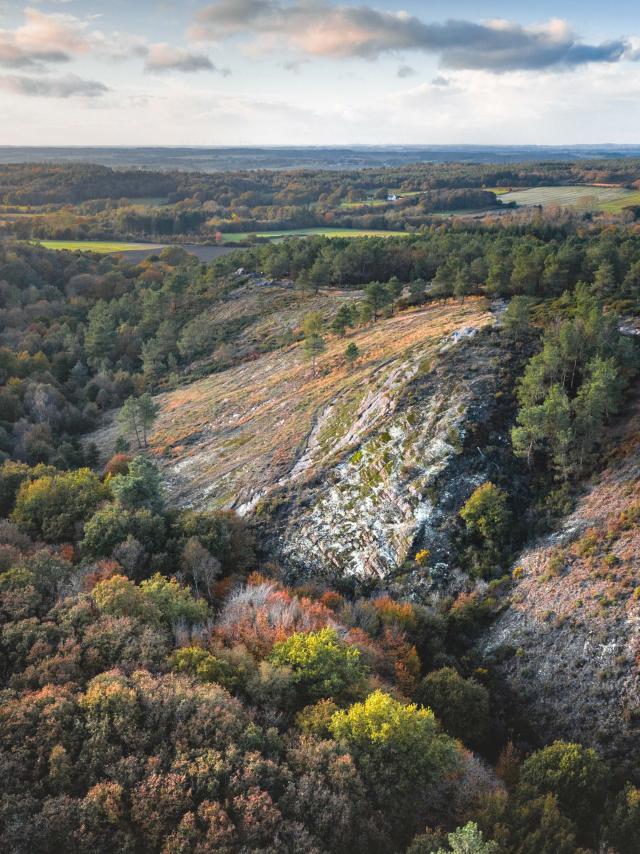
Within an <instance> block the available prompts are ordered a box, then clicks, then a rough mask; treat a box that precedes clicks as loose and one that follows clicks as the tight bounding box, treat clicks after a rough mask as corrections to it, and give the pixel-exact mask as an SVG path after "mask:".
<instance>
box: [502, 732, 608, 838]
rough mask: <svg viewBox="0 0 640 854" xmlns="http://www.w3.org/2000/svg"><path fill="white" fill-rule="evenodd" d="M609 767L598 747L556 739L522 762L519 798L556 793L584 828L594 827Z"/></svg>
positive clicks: (570, 814)
mask: <svg viewBox="0 0 640 854" xmlns="http://www.w3.org/2000/svg"><path fill="white" fill-rule="evenodd" d="M604 783H605V768H604V764H603V763H602V761H601V759H600V758H599V757H598V755H597V753H596V752H595V750H593V749H591V748H586V747H583V746H582V745H581V744H576V743H571V742H565V741H554V743H553V744H550V745H549V746H548V747H545V748H543V749H542V750H538V751H536V753H533V754H532V755H531V756H529V758H528V759H526V760H525V761H524V762H523V764H522V769H521V771H520V783H519V786H518V793H519V797H521V798H527V799H533V798H536V797H540V796H544V795H547V794H552V795H555V796H556V797H557V799H558V805H559V807H560V809H561V810H562V812H563V813H564V814H565V815H566V816H568V817H569V818H570V819H571V820H572V821H574V822H575V824H576V826H577V827H578V828H579V829H580V830H581V831H582V830H588V829H589V828H592V827H593V826H594V822H595V821H596V820H597V818H598V812H599V808H600V805H601V804H602V801H603V794H604Z"/></svg>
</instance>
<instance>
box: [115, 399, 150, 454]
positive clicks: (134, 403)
mask: <svg viewBox="0 0 640 854" xmlns="http://www.w3.org/2000/svg"><path fill="white" fill-rule="evenodd" d="M159 413H160V406H159V405H158V404H157V403H156V402H155V401H154V400H153V398H152V397H151V395H150V394H148V393H147V394H143V395H141V396H140V397H134V396H131V397H129V398H127V400H125V402H124V404H123V405H122V409H121V410H120V412H119V413H118V418H117V420H118V424H120V426H121V427H122V428H123V430H124V431H125V432H127V433H129V434H134V435H135V437H136V441H137V443H138V448H146V447H147V445H148V441H147V438H148V433H149V430H150V429H151V428H152V427H153V425H154V424H155V422H156V419H157V417H158V414H159Z"/></svg>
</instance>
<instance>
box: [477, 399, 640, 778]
mask: <svg viewBox="0 0 640 854" xmlns="http://www.w3.org/2000/svg"><path fill="white" fill-rule="evenodd" d="M638 423H640V412H638V411H635V412H634V413H632V416H631V418H630V419H629V421H628V422H627V423H626V424H625V425H624V426H623V428H622V429H621V430H620V431H619V432H618V434H617V435H613V436H611V437H610V446H611V447H612V448H613V449H615V451H614V456H613V458H612V461H611V464H610V465H609V467H608V468H607V469H606V470H605V471H604V473H603V474H602V475H601V476H600V478H599V479H598V481H597V482H596V483H595V484H594V485H593V486H591V488H590V489H589V490H588V491H587V492H586V494H585V495H584V496H583V497H582V498H581V500H580V501H579V502H578V505H577V507H576V509H575V511H574V512H573V513H572V514H571V515H570V516H569V517H568V518H567V519H566V520H565V522H564V524H563V525H562V526H561V528H560V529H559V530H558V531H557V532H556V533H555V534H553V535H552V536H550V537H547V538H545V540H544V541H542V542H540V543H538V544H537V545H534V546H532V547H531V548H529V549H527V550H526V551H525V552H524V553H523V554H522V555H521V556H520V557H519V558H518V560H517V561H516V564H515V565H514V578H515V580H516V583H515V586H514V589H513V590H512V592H511V594H510V597H509V602H508V606H507V607H506V608H505V610H504V611H503V613H502V614H501V616H500V617H499V619H498V620H497V621H496V622H495V623H494V625H493V626H492V627H491V628H490V629H489V631H488V633H487V634H486V636H485V637H484V639H483V641H482V645H481V650H480V651H481V654H482V655H483V656H484V659H485V661H486V663H487V666H489V667H491V668H493V669H494V670H495V671H496V672H497V673H498V674H499V675H500V676H501V678H502V680H503V682H504V684H505V685H506V686H507V689H508V690H509V692H510V693H511V702H512V707H513V711H514V712H515V713H516V714H517V715H518V716H519V717H520V718H521V719H523V720H526V722H527V723H528V724H529V725H530V726H531V728H532V729H533V731H534V732H535V733H536V734H537V735H538V737H539V738H540V739H541V740H544V741H548V740H550V739H553V738H565V739H569V740H575V741H580V742H581V743H585V744H591V745H593V746H595V747H597V748H598V749H599V750H600V752H601V753H603V754H604V755H605V756H607V757H608V758H609V759H611V760H612V761H614V762H615V764H616V765H618V766H623V767H624V766H625V764H626V763H627V761H628V760H629V758H630V757H632V756H634V755H635V751H636V749H637V744H638V738H639V737H640V594H639V593H638V591H640V577H639V576H638V567H639V566H640V433H638Z"/></svg>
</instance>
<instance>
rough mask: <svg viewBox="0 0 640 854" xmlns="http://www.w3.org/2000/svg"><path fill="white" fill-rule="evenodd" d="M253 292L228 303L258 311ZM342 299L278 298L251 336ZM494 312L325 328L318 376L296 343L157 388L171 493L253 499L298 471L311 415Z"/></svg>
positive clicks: (452, 309) (480, 308)
mask: <svg viewBox="0 0 640 854" xmlns="http://www.w3.org/2000/svg"><path fill="white" fill-rule="evenodd" d="M274 290H275V289H274ZM291 296H292V295H291V294H290V293H289V294H287V295H286V298H287V299H289V300H290V299H291ZM275 297H276V295H275V294H271V295H270V297H269V299H268V301H267V302H268V303H271V304H275ZM256 298H257V297H256V296H255V294H253V295H252V294H247V295H246V296H245V297H243V300H245V304H244V305H243V304H241V303H238V304H236V305H235V306H233V307H232V306H228V307H227V309H226V310H227V311H235V312H236V313H238V312H241V311H247V312H249V313H252V312H253V311H254V306H253V305H252V304H251V301H255V299H256ZM345 299H353V294H349V295H346V294H326V295H320V296H319V297H317V298H316V299H315V300H304V299H301V298H300V297H297V298H295V299H294V301H293V302H291V303H290V304H289V306H288V307H287V308H284V307H283V306H282V304H280V306H279V307H278V309H277V312H276V313H274V314H273V315H268V314H266V315H265V316H264V317H262V318H260V320H259V321H258V322H257V323H256V324H255V326H254V327H253V328H252V329H250V330H248V331H247V332H246V333H245V334H246V335H248V336H250V337H254V338H257V339H259V338H260V337H261V336H263V335H264V334H267V332H268V327H269V325H273V326H275V325H276V324H277V325H278V327H279V328H280V329H282V328H283V326H284V325H285V324H287V325H290V324H296V323H299V322H300V320H301V318H302V317H303V316H304V314H305V313H306V312H307V311H309V310H312V309H320V310H322V311H323V312H324V313H325V314H326V315H331V314H332V313H333V312H335V310H336V308H337V306H338V305H339V303H340V302H341V301H344V300H345ZM489 319H490V315H489V313H488V311H487V307H486V304H485V302H484V300H480V299H474V300H467V302H466V303H465V304H464V305H463V306H461V305H458V304H453V303H450V304H448V305H444V306H434V307H431V308H425V309H422V310H417V311H409V312H405V313H402V314H399V315H397V316H396V317H393V318H389V319H387V320H384V321H379V322H378V323H377V324H376V325H375V326H373V327H370V328H366V329H361V330H358V331H357V332H356V333H354V334H353V335H351V336H349V337H348V338H346V339H341V338H337V337H335V336H328V337H327V350H326V353H325V354H324V355H323V356H322V357H321V358H320V359H319V362H318V371H317V375H316V377H315V378H314V377H313V376H312V373H311V369H310V366H309V364H308V363H307V362H305V360H304V358H303V353H302V347H301V345H300V344H294V345H292V346H290V347H288V348H287V349H286V350H278V351H276V352H272V353H268V354H266V355H264V356H262V357H260V358H258V359H255V360H253V361H248V362H245V363H243V364H240V365H237V366H235V367H232V368H230V369H228V370H226V371H224V372H222V373H218V374H213V375H211V376H209V377H207V378H205V379H203V380H200V381H198V382H195V383H193V384H191V385H188V386H184V387H182V388H179V389H178V390H176V391H171V392H168V393H165V394H162V395H160V396H159V397H158V402H159V403H160V405H161V407H162V409H161V416H160V419H159V421H158V424H157V427H156V429H155V431H154V434H153V436H152V439H151V443H152V449H153V452H154V453H155V454H157V455H158V457H159V459H160V460H161V461H162V462H163V465H164V469H165V475H166V477H167V479H168V487H169V493H170V495H171V497H172V499H173V500H175V501H177V502H178V503H180V504H183V505H186V504H191V503H194V504H196V505H198V506H216V505H217V506H221V505H231V504H232V503H234V501H235V502H236V504H238V503H243V502H244V501H247V500H248V499H249V498H250V497H251V496H252V495H253V494H254V493H255V491H256V490H257V489H260V488H262V487H265V486H270V485H273V484H275V483H277V481H278V480H279V479H280V478H281V477H283V476H284V475H286V474H288V473H289V472H290V471H291V469H292V467H293V465H294V464H295V462H296V460H297V459H298V458H299V456H300V454H301V452H302V450H303V449H304V445H305V442H306V439H307V437H308V435H309V433H310V431H311V428H312V426H313V423H314V419H315V418H316V417H317V415H318V414H319V413H320V412H321V411H323V410H324V409H325V408H326V406H327V405H329V404H330V403H331V401H332V400H333V399H334V398H335V397H336V396H337V395H338V394H341V395H342V397H341V400H343V401H344V400H345V399H346V398H347V399H350V400H352V402H353V403H354V405H355V406H356V407H357V399H358V396H362V395H364V394H366V392H367V391H369V390H371V388H373V387H376V386H377V384H381V383H383V382H384V380H385V379H386V377H387V376H388V374H389V372H390V371H391V370H392V369H393V368H394V366H397V364H398V362H399V361H403V360H404V361H406V360H407V359H410V360H414V359H415V360H418V361H419V362H423V361H424V360H425V359H427V358H428V356H429V353H430V352H431V351H433V350H434V349H435V348H436V346H437V345H438V343H439V342H440V340H441V339H442V338H443V337H444V336H447V335H449V334H450V333H451V332H452V331H454V330H456V329H458V328H460V327H465V326H473V325H483V324H485V323H487V322H488V321H489ZM349 341H355V342H356V343H357V345H358V348H359V349H360V352H361V354H362V355H361V359H360V362H359V363H358V364H357V366H356V367H355V368H354V369H353V370H351V371H349V370H348V368H347V366H346V365H345V360H344V356H343V354H344V350H345V347H346V345H347V343H348V342H349ZM347 426H348V425H345V427H347ZM116 435H117V430H116V428H115V426H114V425H112V424H111V425H107V426H106V427H105V428H103V429H102V430H101V431H99V432H98V433H97V434H95V435H94V436H93V437H92V438H93V439H94V440H95V441H97V442H98V444H99V446H100V447H101V449H102V450H103V451H104V452H105V453H110V452H112V450H113V443H114V441H115V438H116ZM329 444H331V443H329Z"/></svg>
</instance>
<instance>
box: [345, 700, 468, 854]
mask: <svg viewBox="0 0 640 854" xmlns="http://www.w3.org/2000/svg"><path fill="white" fill-rule="evenodd" d="M329 731H330V732H331V734H332V735H333V737H334V738H335V739H336V740H337V741H338V743H339V744H341V745H342V746H344V747H345V748H346V749H347V750H349V752H350V753H351V754H352V755H353V756H354V758H355V760H356V763H357V764H358V767H359V768H360V771H361V773H362V775H363V777H364V779H365V781H366V782H367V784H368V785H369V787H370V791H371V792H372V793H373V796H374V798H375V800H376V802H377V803H378V804H379V805H380V807H381V808H383V809H384V810H385V812H386V813H387V814H390V815H391V816H392V821H393V825H394V830H395V833H396V834H398V838H399V839H404V840H405V841H408V839H410V838H411V837H412V836H413V834H414V833H415V830H416V826H415V825H416V816H417V815H418V814H419V812H420V809H421V807H422V806H423V805H424V800H423V799H424V798H425V796H426V790H427V787H428V786H429V785H433V784H435V783H437V782H438V781H440V780H442V778H443V776H444V775H446V774H448V773H450V772H451V771H452V770H453V769H454V768H455V767H456V766H457V763H458V761H459V754H458V748H457V746H456V744H455V742H454V741H453V740H452V739H451V738H449V737H448V736H446V735H443V734H442V733H441V732H440V731H439V727H438V724H437V721H436V719H435V715H434V714H433V712H432V711H431V710H430V709H419V708H418V707H417V706H416V705H404V704H403V703H401V702H399V701H398V700H395V699H394V698H393V697H391V696H390V695H389V694H385V693H384V692H382V691H374V692H373V693H372V694H370V695H369V696H368V697H367V699H366V700H365V701H364V702H362V703H355V704H354V705H352V706H351V707H350V708H349V709H347V710H345V711H339V712H336V713H335V714H334V715H333V717H332V719H331V722H330V724H329ZM427 797H428V796H427ZM405 844H406V843H405Z"/></svg>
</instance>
